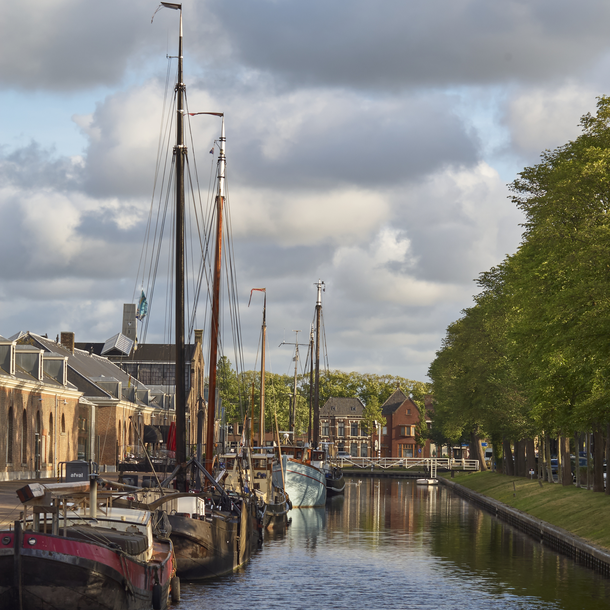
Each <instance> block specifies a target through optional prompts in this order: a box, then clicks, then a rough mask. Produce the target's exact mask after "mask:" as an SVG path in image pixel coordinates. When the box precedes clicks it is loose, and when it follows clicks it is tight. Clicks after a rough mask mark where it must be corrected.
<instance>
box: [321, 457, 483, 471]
mask: <svg viewBox="0 0 610 610" xmlns="http://www.w3.org/2000/svg"><path fill="white" fill-rule="evenodd" d="M331 461H332V462H333V463H334V464H336V465H337V466H340V467H341V468H344V467H348V468H349V467H350V466H355V467H356V468H363V469H364V468H382V469H384V470H387V469H389V468H404V469H409V468H413V469H417V470H426V471H427V470H430V469H431V468H434V469H437V468H441V469H445V470H468V471H476V470H479V460H456V459H453V458H369V457H349V458H348V457H341V458H331Z"/></svg>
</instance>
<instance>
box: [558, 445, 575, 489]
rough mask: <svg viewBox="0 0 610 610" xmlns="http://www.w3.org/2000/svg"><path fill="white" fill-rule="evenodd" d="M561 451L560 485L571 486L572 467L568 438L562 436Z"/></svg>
mask: <svg viewBox="0 0 610 610" xmlns="http://www.w3.org/2000/svg"><path fill="white" fill-rule="evenodd" d="M560 438H561V443H560V449H561V484H562V485H566V486H567V485H572V467H571V464H570V437H569V436H562V437H560Z"/></svg>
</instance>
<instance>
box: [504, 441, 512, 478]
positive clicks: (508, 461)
mask: <svg viewBox="0 0 610 610" xmlns="http://www.w3.org/2000/svg"><path fill="white" fill-rule="evenodd" d="M502 444H503V446H504V474H507V475H509V476H514V474H515V464H514V463H513V452H512V449H511V448H510V441H509V440H508V439H507V438H504V439H503V440H502Z"/></svg>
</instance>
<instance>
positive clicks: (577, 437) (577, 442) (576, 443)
mask: <svg viewBox="0 0 610 610" xmlns="http://www.w3.org/2000/svg"><path fill="white" fill-rule="evenodd" d="M574 480H575V482H576V487H580V434H579V433H578V432H577V433H576V434H575V435H574Z"/></svg>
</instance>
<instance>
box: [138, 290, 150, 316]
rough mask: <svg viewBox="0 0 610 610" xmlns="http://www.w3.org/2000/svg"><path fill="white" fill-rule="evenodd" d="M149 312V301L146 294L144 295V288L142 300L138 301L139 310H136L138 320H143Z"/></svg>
mask: <svg viewBox="0 0 610 610" xmlns="http://www.w3.org/2000/svg"><path fill="white" fill-rule="evenodd" d="M147 313H148V301H147V300H146V296H145V295H144V291H143V290H142V295H141V296H140V300H139V301H138V310H137V311H136V318H138V320H143V319H144V318H145V317H146V314H147Z"/></svg>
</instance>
